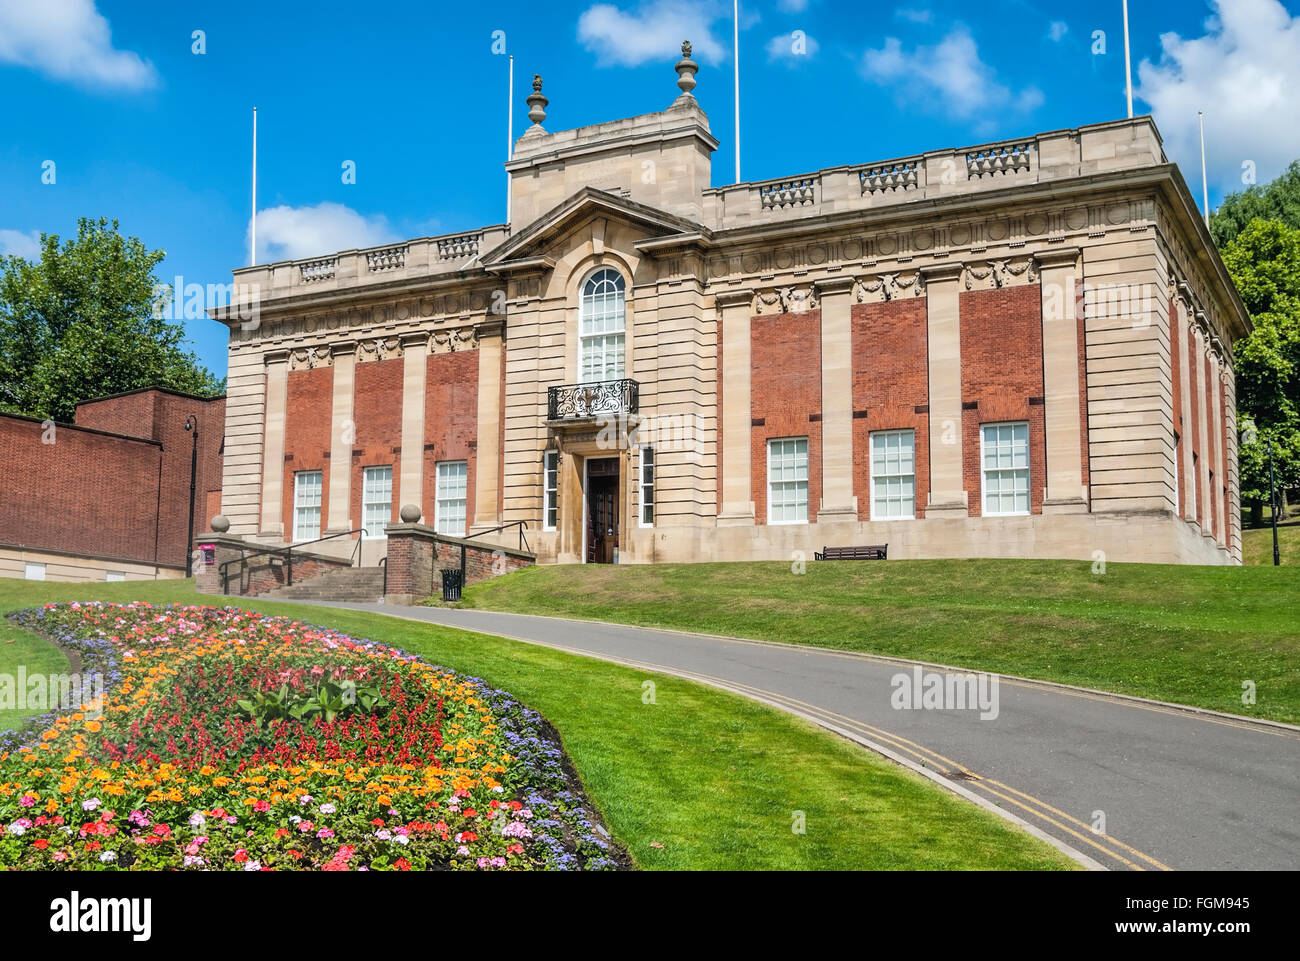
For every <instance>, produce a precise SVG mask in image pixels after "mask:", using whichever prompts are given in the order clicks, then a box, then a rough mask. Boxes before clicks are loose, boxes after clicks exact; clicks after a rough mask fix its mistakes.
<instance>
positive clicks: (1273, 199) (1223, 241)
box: [1210, 160, 1300, 250]
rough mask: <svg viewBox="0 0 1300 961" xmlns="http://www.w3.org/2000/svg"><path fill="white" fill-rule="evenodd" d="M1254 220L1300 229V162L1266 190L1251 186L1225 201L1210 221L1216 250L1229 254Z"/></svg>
mask: <svg viewBox="0 0 1300 961" xmlns="http://www.w3.org/2000/svg"><path fill="white" fill-rule="evenodd" d="M1252 220H1280V221H1281V222H1282V223H1284V224H1286V225H1287V226H1288V227H1295V228H1297V229H1300V160H1295V161H1292V162H1291V166H1289V167H1287V168H1286V170H1285V171H1283V173H1282V174H1281V176H1279V177H1278V178H1277V179H1276V180H1274V181H1273V182H1272V183H1270V184H1267V185H1266V186H1264V187H1260V186H1257V185H1256V186H1251V187H1248V188H1246V189H1245V190H1243V191H1242V192H1241V193H1235V194H1228V196H1227V197H1225V198H1223V203H1222V204H1220V205H1219V209H1218V210H1216V211H1215V212H1214V214H1213V215H1212V216H1211V217H1210V236H1211V237H1212V238H1214V246H1216V247H1218V248H1219V249H1220V250H1225V249H1226V248H1227V246H1228V244H1230V243H1232V241H1233V240H1234V239H1235V238H1236V236H1237V235H1238V234H1239V233H1241V232H1242V231H1243V230H1245V229H1246V226H1247V225H1248V224H1249V223H1250V222H1251V221H1252Z"/></svg>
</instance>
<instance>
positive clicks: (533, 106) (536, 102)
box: [527, 73, 550, 127]
mask: <svg viewBox="0 0 1300 961" xmlns="http://www.w3.org/2000/svg"><path fill="white" fill-rule="evenodd" d="M527 103H528V119H529V120H531V121H532V122H533V125H534V126H538V127H540V126H541V125H542V121H543V120H545V119H546V105H547V104H548V103H550V101H549V100H547V99H546V96H545V95H544V94H543V93H542V75H541V74H540V73H535V74H533V92H532V93H530V94H529V95H528V99H527Z"/></svg>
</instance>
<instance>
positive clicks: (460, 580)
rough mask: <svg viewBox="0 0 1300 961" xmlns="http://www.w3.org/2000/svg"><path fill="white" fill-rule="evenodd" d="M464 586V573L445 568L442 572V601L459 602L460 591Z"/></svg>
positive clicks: (455, 569) (452, 568)
mask: <svg viewBox="0 0 1300 961" xmlns="http://www.w3.org/2000/svg"><path fill="white" fill-rule="evenodd" d="M464 586H465V572H464V571H461V570H460V569H458V568H455V567H447V568H444V569H443V572H442V599H443V600H444V601H458V600H460V590H461V588H462V587H464Z"/></svg>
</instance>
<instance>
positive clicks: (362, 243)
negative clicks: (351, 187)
mask: <svg viewBox="0 0 1300 961" xmlns="http://www.w3.org/2000/svg"><path fill="white" fill-rule="evenodd" d="M400 239H401V238H399V237H398V236H397V235H396V234H394V232H393V231H392V229H391V228H390V227H389V226H388V221H387V219H386V218H384V217H383V216H382V215H380V216H375V217H366V216H365V215H363V214H359V213H357V212H356V211H355V210H353V209H352V208H351V207H345V206H344V205H343V204H335V203H320V204H317V205H316V206H314V207H288V206H281V207H270V208H268V209H266V210H262V211H259V212H258V214H257V262H258V263H259V264H267V263H272V262H274V261H277V260H300V259H302V258H304V257H316V256H319V255H323V254H332V253H334V252H335V251H339V250H350V249H352V248H361V247H377V246H379V245H380V244H387V243H392V242H394V241H396V240H400Z"/></svg>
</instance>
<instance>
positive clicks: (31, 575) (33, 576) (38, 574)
mask: <svg viewBox="0 0 1300 961" xmlns="http://www.w3.org/2000/svg"><path fill="white" fill-rule="evenodd" d="M23 579H24V580H28V581H43V580H45V565H44V564H41V563H38V562H36V561H28V562H27V563H25V564H24V565H23Z"/></svg>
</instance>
